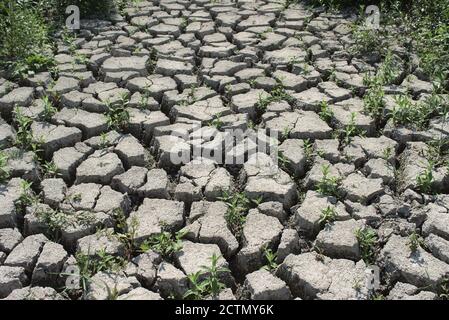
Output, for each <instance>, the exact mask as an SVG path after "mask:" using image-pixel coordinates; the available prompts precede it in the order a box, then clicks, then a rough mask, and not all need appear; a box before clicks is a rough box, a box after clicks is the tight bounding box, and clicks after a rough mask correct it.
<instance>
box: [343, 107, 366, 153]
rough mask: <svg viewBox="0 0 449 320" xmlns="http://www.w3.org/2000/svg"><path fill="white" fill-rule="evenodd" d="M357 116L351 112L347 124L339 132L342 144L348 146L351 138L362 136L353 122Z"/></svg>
mask: <svg viewBox="0 0 449 320" xmlns="http://www.w3.org/2000/svg"><path fill="white" fill-rule="evenodd" d="M356 117H357V114H356V113H355V112H351V118H350V120H349V123H348V124H347V125H346V126H345V127H344V128H343V129H341V130H340V132H339V134H340V137H341V140H342V142H343V144H345V145H348V144H350V143H351V141H352V138H353V137H356V136H359V135H361V134H363V133H364V132H363V131H362V130H361V129H360V128H358V127H357V123H356V121H355V119H356Z"/></svg>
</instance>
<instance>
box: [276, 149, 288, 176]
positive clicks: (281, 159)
mask: <svg viewBox="0 0 449 320" xmlns="http://www.w3.org/2000/svg"><path fill="white" fill-rule="evenodd" d="M278 163H279V167H280V168H281V169H282V170H284V171H288V166H289V165H290V160H288V158H287V157H286V156H285V155H284V153H283V152H282V151H278Z"/></svg>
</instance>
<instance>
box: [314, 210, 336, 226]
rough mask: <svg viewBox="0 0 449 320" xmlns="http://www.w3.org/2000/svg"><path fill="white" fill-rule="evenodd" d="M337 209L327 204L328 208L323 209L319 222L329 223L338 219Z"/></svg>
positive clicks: (322, 223)
mask: <svg viewBox="0 0 449 320" xmlns="http://www.w3.org/2000/svg"><path fill="white" fill-rule="evenodd" d="M337 216H338V214H337V211H336V210H335V207H331V206H327V208H325V209H323V210H321V215H320V219H319V220H318V223H319V224H320V225H322V226H323V225H326V224H328V223H331V222H333V221H335V220H336V219H337Z"/></svg>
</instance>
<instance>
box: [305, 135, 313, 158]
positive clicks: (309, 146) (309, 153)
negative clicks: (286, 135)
mask: <svg viewBox="0 0 449 320" xmlns="http://www.w3.org/2000/svg"><path fill="white" fill-rule="evenodd" d="M303 143H304V154H305V155H306V158H307V162H309V163H311V161H312V158H313V143H312V142H311V141H310V139H305V140H304V142H303Z"/></svg>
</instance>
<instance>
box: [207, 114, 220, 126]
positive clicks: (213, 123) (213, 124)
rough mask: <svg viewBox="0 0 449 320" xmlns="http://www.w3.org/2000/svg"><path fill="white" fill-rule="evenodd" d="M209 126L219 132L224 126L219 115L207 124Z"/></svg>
mask: <svg viewBox="0 0 449 320" xmlns="http://www.w3.org/2000/svg"><path fill="white" fill-rule="evenodd" d="M209 126H211V127H214V128H216V129H217V130H220V129H221V128H222V127H223V126H224V123H223V121H221V115H220V114H217V115H215V116H214V119H213V120H212V121H210V122H209Z"/></svg>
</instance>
